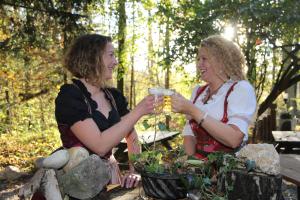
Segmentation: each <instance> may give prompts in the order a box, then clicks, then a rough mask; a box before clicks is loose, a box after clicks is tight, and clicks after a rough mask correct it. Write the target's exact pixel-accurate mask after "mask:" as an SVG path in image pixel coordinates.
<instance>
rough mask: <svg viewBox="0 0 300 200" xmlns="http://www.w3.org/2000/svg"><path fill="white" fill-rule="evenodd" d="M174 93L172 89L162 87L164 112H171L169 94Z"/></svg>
mask: <svg viewBox="0 0 300 200" xmlns="http://www.w3.org/2000/svg"><path fill="white" fill-rule="evenodd" d="M174 93H175V91H174V90H172V89H163V95H164V105H163V112H164V113H165V114H170V113H171V112H172V105H171V96H172V95H173V94H174Z"/></svg>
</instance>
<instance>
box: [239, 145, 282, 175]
mask: <svg viewBox="0 0 300 200" xmlns="http://www.w3.org/2000/svg"><path fill="white" fill-rule="evenodd" d="M236 156H237V158H240V159H241V160H244V161H246V160H253V161H255V164H256V167H255V169H254V171H257V172H263V173H265V174H270V175H278V174H280V159H279V155H278V153H277V151H276V150H275V148H274V146H273V145H272V144H248V145H246V146H245V147H243V148H242V149H241V150H240V151H239V152H237V153H236Z"/></svg>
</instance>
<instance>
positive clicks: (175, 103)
mask: <svg viewBox="0 0 300 200" xmlns="http://www.w3.org/2000/svg"><path fill="white" fill-rule="evenodd" d="M171 103H172V112H175V113H182V114H186V115H190V112H191V109H192V108H193V104H192V102H191V101H190V100H188V99H186V98H184V97H183V96H182V95H181V94H179V93H175V94H173V95H172V96H171Z"/></svg>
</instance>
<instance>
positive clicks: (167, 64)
mask: <svg viewBox="0 0 300 200" xmlns="http://www.w3.org/2000/svg"><path fill="white" fill-rule="evenodd" d="M169 19H170V18H169V17H168V19H167V21H166V35H165V62H164V63H165V70H166V72H165V73H166V74H165V88H167V89H168V88H170V68H171V62H170V22H169ZM166 128H167V129H169V128H170V117H168V116H166Z"/></svg>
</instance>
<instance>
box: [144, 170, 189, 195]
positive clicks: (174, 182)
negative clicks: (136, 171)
mask: <svg viewBox="0 0 300 200" xmlns="http://www.w3.org/2000/svg"><path fill="white" fill-rule="evenodd" d="M141 178H142V185H143V188H144V191H145V194H146V195H147V196H149V197H153V198H157V199H168V200H170V199H182V198H186V196H187V190H186V188H185V187H184V184H183V182H182V178H181V177H180V176H179V175H170V174H158V173H149V172H142V173H141Z"/></svg>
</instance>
